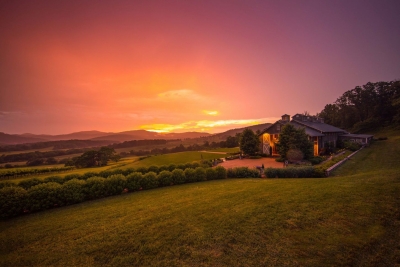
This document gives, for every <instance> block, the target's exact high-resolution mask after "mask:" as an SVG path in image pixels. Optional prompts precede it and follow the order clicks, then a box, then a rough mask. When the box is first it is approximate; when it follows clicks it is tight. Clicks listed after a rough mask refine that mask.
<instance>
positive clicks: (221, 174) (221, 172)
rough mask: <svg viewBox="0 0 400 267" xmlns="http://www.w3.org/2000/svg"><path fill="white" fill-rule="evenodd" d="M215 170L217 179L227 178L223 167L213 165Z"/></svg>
mask: <svg viewBox="0 0 400 267" xmlns="http://www.w3.org/2000/svg"><path fill="white" fill-rule="evenodd" d="M215 171H216V173H217V179H226V178H227V172H226V169H225V168H224V167H222V166H217V167H215Z"/></svg>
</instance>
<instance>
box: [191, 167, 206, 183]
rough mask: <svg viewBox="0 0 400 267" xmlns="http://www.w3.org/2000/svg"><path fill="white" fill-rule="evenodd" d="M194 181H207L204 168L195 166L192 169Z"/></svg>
mask: <svg viewBox="0 0 400 267" xmlns="http://www.w3.org/2000/svg"><path fill="white" fill-rule="evenodd" d="M194 181H195V182H201V181H207V175H206V171H205V170H204V168H202V167H197V168H196V169H194Z"/></svg>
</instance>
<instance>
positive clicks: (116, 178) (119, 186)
mask: <svg viewBox="0 0 400 267" xmlns="http://www.w3.org/2000/svg"><path fill="white" fill-rule="evenodd" d="M104 184H105V186H106V187H107V191H108V195H110V196H114V195H119V194H121V193H122V191H124V189H125V188H127V183H126V178H125V176H123V175H122V174H114V175H111V176H110V177H108V178H107V179H106V180H105V181H104Z"/></svg>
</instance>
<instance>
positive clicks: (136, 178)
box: [126, 172, 143, 191]
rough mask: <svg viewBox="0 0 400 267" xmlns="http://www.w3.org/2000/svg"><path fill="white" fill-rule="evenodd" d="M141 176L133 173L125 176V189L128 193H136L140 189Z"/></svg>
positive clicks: (138, 173) (139, 173)
mask: <svg viewBox="0 0 400 267" xmlns="http://www.w3.org/2000/svg"><path fill="white" fill-rule="evenodd" d="M142 179H143V174H142V173H141V172H133V173H131V174H129V175H128V176H126V188H128V190H129V191H138V190H140V189H141V188H142V185H141V181H142Z"/></svg>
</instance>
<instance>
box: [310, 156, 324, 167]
mask: <svg viewBox="0 0 400 267" xmlns="http://www.w3.org/2000/svg"><path fill="white" fill-rule="evenodd" d="M309 161H310V162H311V164H312V165H317V164H320V163H321V162H323V161H324V158H323V157H320V156H317V157H312V158H310V159H309Z"/></svg>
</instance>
